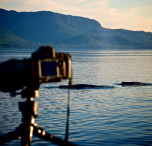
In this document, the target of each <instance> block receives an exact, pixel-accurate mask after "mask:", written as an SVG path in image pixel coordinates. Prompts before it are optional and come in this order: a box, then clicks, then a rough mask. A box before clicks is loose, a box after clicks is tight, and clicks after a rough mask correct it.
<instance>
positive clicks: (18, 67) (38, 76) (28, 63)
mask: <svg viewBox="0 0 152 146" xmlns="http://www.w3.org/2000/svg"><path fill="white" fill-rule="evenodd" d="M71 78H72V68H71V54H68V53H59V52H55V50H54V49H53V48H52V47H50V46H42V47H40V48H39V49H38V50H37V51H35V52H33V53H32V56H31V58H29V59H23V60H18V59H11V60H8V61H6V62H2V63H0V81H1V83H0V91H2V92H10V91H12V90H19V89H22V88H23V87H32V88H35V89H38V88H39V85H40V84H41V83H47V82H58V81H62V80H63V79H71Z"/></svg>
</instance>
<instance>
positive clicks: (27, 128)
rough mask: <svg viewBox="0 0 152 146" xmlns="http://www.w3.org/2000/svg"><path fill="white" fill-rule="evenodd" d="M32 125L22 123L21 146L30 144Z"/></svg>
mask: <svg viewBox="0 0 152 146" xmlns="http://www.w3.org/2000/svg"><path fill="white" fill-rule="evenodd" d="M33 129H34V128H33V125H32V124H31V125H29V124H27V125H24V126H23V127H22V133H21V146H30V145H31V142H32V136H33Z"/></svg>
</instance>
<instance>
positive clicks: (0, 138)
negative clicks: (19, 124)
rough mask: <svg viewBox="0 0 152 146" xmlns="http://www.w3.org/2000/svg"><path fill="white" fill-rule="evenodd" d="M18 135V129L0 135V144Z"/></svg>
mask: <svg viewBox="0 0 152 146" xmlns="http://www.w3.org/2000/svg"><path fill="white" fill-rule="evenodd" d="M19 137H20V134H19V131H18V130H14V131H12V132H9V133H7V134H5V135H2V136H0V144H3V143H5V142H8V141H11V140H14V139H16V138H19Z"/></svg>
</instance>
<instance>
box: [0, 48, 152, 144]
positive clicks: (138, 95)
mask: <svg viewBox="0 0 152 146" xmlns="http://www.w3.org/2000/svg"><path fill="white" fill-rule="evenodd" d="M33 51H35V50H29V49H22V50H19V49H12V50H0V62H1V61H6V60H8V59H11V58H19V59H22V58H25V57H26V58H29V57H30V56H31V53H32V52H33ZM57 51H60V52H63V51H64V52H70V53H71V54H72V68H73V84H94V85H110V86H115V88H112V89H81V90H71V104H70V107H71V112H70V129H69V141H71V142H73V143H75V144H77V145H80V146H84V145H90V146H91V145H99V146H100V145H133V146H134V145H135V146H137V145H152V86H139V87H122V86H120V85H116V83H121V82H122V81H126V82H127V81H128V82H130V81H139V82H145V83H152V51H151V50H147V51H146V50H143V51H141V50H132V51H131V50H130V51H121V50H119V51H112V50H107V51H105V50H93V49H92V50H85V49H80V50H79V49H72V50H70V51H69V50H57ZM66 84H68V81H63V82H60V83H46V84H42V85H41V86H40V90H39V91H40V97H39V98H37V99H35V100H36V101H37V102H38V117H37V118H36V121H37V122H38V125H39V126H42V127H43V128H44V130H46V131H47V132H49V133H52V134H54V135H56V136H58V137H60V138H62V139H64V137H65V125H66V106H67V90H66V89H62V90H61V89H59V88H56V87H58V86H59V85H66ZM52 86H54V88H46V87H52ZM0 99H1V100H0V112H1V114H0V134H1V135H3V134H5V133H7V132H9V131H12V130H14V129H15V128H16V127H17V126H19V124H20V122H21V113H20V112H19V110H18V102H19V101H23V99H21V98H20V96H17V97H15V98H11V97H9V94H8V93H2V92H0ZM6 145H20V140H15V141H11V142H8V143H7V144H6ZM32 145H54V144H52V143H49V142H46V141H43V140H41V139H39V138H36V137H33V141H32Z"/></svg>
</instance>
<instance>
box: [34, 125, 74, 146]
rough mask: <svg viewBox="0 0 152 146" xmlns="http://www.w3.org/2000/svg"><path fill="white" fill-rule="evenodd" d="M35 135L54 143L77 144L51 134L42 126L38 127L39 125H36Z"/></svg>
mask: <svg viewBox="0 0 152 146" xmlns="http://www.w3.org/2000/svg"><path fill="white" fill-rule="evenodd" d="M34 135H35V136H37V137H39V138H41V139H44V140H47V141H50V142H53V143H54V144H57V145H63V146H65V145H66V146H75V144H73V143H71V142H68V141H66V140H62V139H60V138H58V137H56V136H54V135H52V134H49V133H47V132H45V131H44V130H43V129H42V128H40V127H37V126H34Z"/></svg>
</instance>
